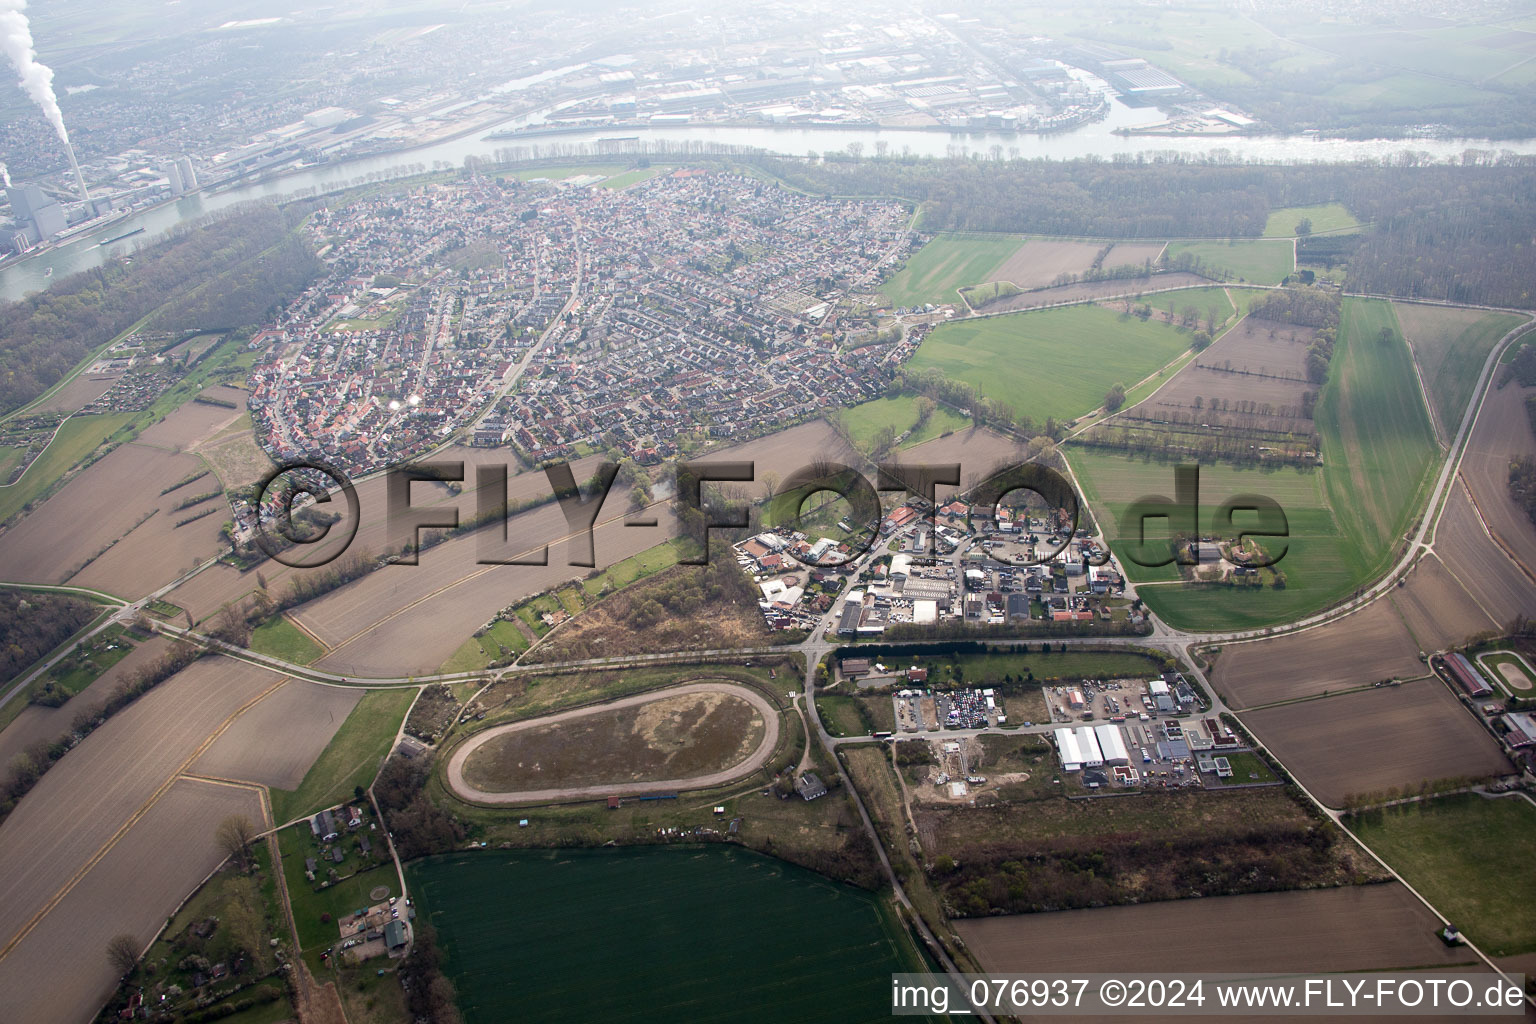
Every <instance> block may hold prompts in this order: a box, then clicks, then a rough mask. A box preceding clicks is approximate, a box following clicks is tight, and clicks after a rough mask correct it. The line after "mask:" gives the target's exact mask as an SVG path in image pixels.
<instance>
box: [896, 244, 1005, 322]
mask: <svg viewBox="0 0 1536 1024" xmlns="http://www.w3.org/2000/svg"><path fill="white" fill-rule="evenodd" d="M1024 241H1025V236H1024V235H1003V234H977V233H971V232H952V233H945V234H942V235H938V236H937V237H935V238H934V239H933V241H931V242H929V243H928V244H927V245H925V246H923V247H922V248H921V249H919V250H918V251H917V252H915V253H913V254H912V257H911V258H910V259H908V260H907V265H906V266H905V267H903V268H902V269H901V270H900V271H898V272H897V273H896V274H895V275H894V276H893V277H892V278H891V279H890V280H889V281H887V282H885V284H883V285H881V287H880V291H881V292H882V293H883V294H884V295H885V297H886V298H888V299H890V300H891V303H892V305H896V306H914V305H921V304H923V303H925V302H934V303H939V302H956V303H958V302H959V301H960V294H959V291H958V289H959V288H960V286H962V285H968V284H980V283H981V282H983V281H985V280H987V278H988V277H989V276H990V275H991V274H992V272H993V271H994V270H996V269H997V268H998V267H1000V266H1002V265H1003V262H1004V261H1005V260H1007V259H1008V257H1009V256H1011V255H1013V253H1014V252H1015V251H1016V250H1017V249H1018V247H1019V246H1021V245H1023V244H1024Z"/></svg>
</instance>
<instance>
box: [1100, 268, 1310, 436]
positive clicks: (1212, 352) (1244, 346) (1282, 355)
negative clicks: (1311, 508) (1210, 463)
mask: <svg viewBox="0 0 1536 1024" xmlns="http://www.w3.org/2000/svg"><path fill="white" fill-rule="evenodd" d="M1174 294H1177V293H1174ZM1220 298H1221V301H1222V308H1221V309H1220V311H1219V312H1218V314H1217V315H1218V316H1224V315H1225V314H1226V311H1227V308H1229V307H1228V306H1227V304H1226V302H1225V297H1224V296H1223V297H1220ZM1197 308H1198V307H1197ZM1201 316H1202V318H1204V322H1206V323H1209V318H1210V314H1209V313H1208V312H1205V311H1201ZM1315 334H1316V332H1315V331H1313V330H1312V329H1311V328H1309V327H1298V326H1293V325H1289V324H1276V323H1270V322H1268V321H1264V320H1258V319H1255V318H1254V317H1251V316H1250V317H1244V318H1243V320H1242V321H1241V322H1240V323H1238V324H1237V325H1236V326H1234V327H1233V328H1232V329H1231V330H1229V331H1227V332H1226V333H1225V334H1222V335H1221V336H1220V337H1219V338H1218V339H1217V340H1216V341H1215V342H1214V343H1212V344H1211V345H1210V346H1209V347H1207V348H1206V349H1205V350H1204V351H1203V352H1201V353H1199V354H1198V355H1196V356H1195V357H1194V359H1193V360H1191V361H1190V362H1189V363H1188V365H1186V366H1185V367H1184V368H1183V369H1181V370H1180V371H1179V372H1178V373H1176V374H1175V375H1174V376H1173V378H1172V379H1170V380H1168V381H1167V382H1165V383H1164V384H1163V385H1162V386H1161V387H1160V388H1158V389H1157V390H1156V392H1155V393H1153V394H1151V395H1150V396H1149V397H1147V398H1145V399H1144V400H1143V401H1141V402H1140V403H1139V404H1137V405H1135V406H1133V407H1132V408H1129V409H1126V410H1124V411H1122V412H1121V413H1120V414H1119V415H1117V416H1114V417H1112V418H1111V419H1108V420H1106V421H1104V422H1103V423H1101V424H1100V425H1099V426H1097V427H1095V428H1094V430H1093V431H1092V432H1091V434H1089V435H1087V436H1088V437H1090V438H1091V439H1092V440H1094V441H1095V442H1097V443H1100V444H1108V445H1115V446H1119V447H1121V448H1149V447H1168V448H1175V449H1182V450H1194V451H1200V450H1201V449H1202V446H1208V445H1211V444H1213V443H1221V444H1225V445H1228V446H1236V447H1235V448H1233V451H1234V453H1235V452H1237V451H1241V452H1242V453H1243V454H1247V453H1249V452H1251V451H1252V449H1253V446H1254V445H1258V446H1260V447H1262V448H1263V449H1265V450H1266V451H1267V452H1270V453H1272V455H1273V456H1279V455H1285V456H1289V457H1291V458H1296V459H1300V458H1305V457H1306V456H1307V453H1309V452H1315V451H1316V449H1317V439H1316V437H1315V434H1314V426H1313V421H1312V417H1311V415H1310V414H1309V413H1310V410H1309V408H1308V402H1309V399H1308V398H1307V396H1308V395H1309V394H1310V395H1313V396H1314V397H1315V394H1316V391H1317V385H1316V384H1313V383H1312V382H1311V381H1309V380H1308V379H1307V369H1306V361H1307V347H1308V346H1309V345H1311V344H1312V341H1313V338H1314V336H1315ZM1219 450H1222V451H1225V450H1226V449H1225V448H1223V449H1219Z"/></svg>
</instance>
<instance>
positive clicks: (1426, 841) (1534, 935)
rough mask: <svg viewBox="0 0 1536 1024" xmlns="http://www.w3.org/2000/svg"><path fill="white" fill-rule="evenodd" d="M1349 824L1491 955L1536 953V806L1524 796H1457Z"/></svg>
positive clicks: (1366, 815)
mask: <svg viewBox="0 0 1536 1024" xmlns="http://www.w3.org/2000/svg"><path fill="white" fill-rule="evenodd" d="M1349 824H1350V827H1351V828H1353V829H1354V830H1355V832H1356V834H1358V835H1359V836H1360V838H1361V840H1362V841H1363V842H1364V843H1365V844H1366V845H1367V846H1369V847H1370V848H1371V849H1372V850H1373V851H1375V852H1376V853H1377V854H1380V855H1381V857H1382V859H1383V860H1385V861H1386V862H1387V863H1388V864H1390V865H1391V866H1392V867H1393V868H1394V869H1395V870H1397V871H1398V872H1399V873H1401V874H1402V876H1403V877H1404V878H1405V879H1407V881H1408V883H1409V884H1410V885H1412V886H1413V887H1414V888H1416V889H1418V890H1419V891H1420V892H1422V893H1423V894H1424V897H1425V899H1427V900H1429V902H1430V903H1432V904H1434V905H1435V907H1436V909H1438V910H1439V911H1440V912H1441V913H1443V914H1445V915H1446V916H1447V917H1448V918H1449V919H1450V921H1451V923H1452V924H1454V925H1456V927H1458V928H1460V929H1461V930H1462V931H1463V932H1465V933H1466V935H1467V938H1469V939H1470V940H1472V941H1473V942H1475V943H1477V945H1478V946H1479V947H1480V948H1481V949H1482V950H1483V951H1484V952H1485V953H1488V954H1489V955H1490V956H1515V955H1517V954H1520V953H1530V952H1536V860H1533V859H1532V858H1531V857H1530V845H1531V837H1532V836H1533V835H1536V807H1532V806H1531V804H1530V803H1529V802H1528V801H1527V800H1525V799H1524V798H1523V797H1519V796H1510V797H1503V798H1500V799H1496V800H1489V799H1485V798H1484V797H1480V796H1476V795H1474V794H1470V793H1466V794H1458V795H1455V796H1446V797H1441V798H1439V799H1437V800H1430V801H1427V802H1424V803H1414V804H1405V805H1402V806H1399V807H1389V808H1386V809H1384V810H1380V811H1368V812H1366V813H1364V814H1362V815H1360V816H1358V817H1356V818H1353V819H1351V820H1350V822H1349Z"/></svg>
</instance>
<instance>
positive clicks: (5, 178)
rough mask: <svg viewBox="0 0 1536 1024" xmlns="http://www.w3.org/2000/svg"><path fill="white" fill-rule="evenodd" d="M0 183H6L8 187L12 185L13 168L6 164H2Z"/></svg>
mask: <svg viewBox="0 0 1536 1024" xmlns="http://www.w3.org/2000/svg"><path fill="white" fill-rule="evenodd" d="M0 184H3V185H5V187H6V188H10V187H11V169H10V168H9V167H7V166H5V164H0Z"/></svg>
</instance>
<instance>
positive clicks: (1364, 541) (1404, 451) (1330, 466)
mask: <svg viewBox="0 0 1536 1024" xmlns="http://www.w3.org/2000/svg"><path fill="white" fill-rule="evenodd" d="M1384 327H1390V328H1392V329H1393V330H1394V331H1397V317H1396V316H1394V315H1393V313H1392V306H1391V304H1390V303H1387V302H1384V301H1381V300H1376V299H1346V300H1345V301H1344V316H1343V325H1342V327H1341V329H1340V331H1339V344H1338V350H1337V351H1336V352H1335V353H1334V357H1333V363H1332V366H1331V367H1330V369H1329V371H1328V382H1327V384H1325V385H1324V386H1323V390H1322V393H1321V396H1320V397H1319V399H1318V403H1317V413H1316V423H1317V428H1318V433H1319V435H1320V436H1321V438H1322V454H1323V459H1324V463H1325V465H1326V469H1325V470H1324V473H1323V479H1324V481H1325V482H1326V484H1327V490H1328V501H1329V505H1330V506H1331V507H1332V508H1333V511H1334V513H1335V515H1336V516H1337V517H1338V519H1339V521H1340V523H1341V525H1342V527H1343V530H1344V534H1345V536H1346V537H1348V538H1349V539H1350V541H1351V542H1352V543H1353V544H1354V545H1355V546H1357V547H1358V548H1359V549H1360V550H1361V551H1362V552H1364V553H1365V556H1366V557H1365V561H1366V563H1367V565H1368V566H1369V567H1370V569H1371V571H1372V572H1373V573H1374V572H1379V571H1381V570H1382V569H1385V568H1386V563H1387V560H1388V558H1389V557H1390V555H1391V554H1392V549H1393V547H1394V545H1395V543H1396V541H1397V540H1398V538H1400V537H1401V536H1402V535H1403V534H1404V533H1405V532H1406V531H1407V529H1408V526H1409V524H1410V523H1411V522H1412V521H1413V519H1414V518H1415V516H1416V515H1417V514H1418V511H1419V506H1420V504H1421V503H1422V501H1423V499H1424V497H1426V494H1425V490H1426V487H1427V485H1428V482H1429V475H1430V472H1431V470H1432V469H1433V461H1434V457H1435V455H1436V453H1437V451H1438V449H1437V447H1436V444H1435V434H1434V429H1433V428H1432V427H1431V426H1430V422H1429V413H1428V411H1427V410H1426V409H1425V408H1424V403H1423V401H1422V400H1421V399H1420V397H1419V389H1418V387H1417V383H1416V381H1415V379H1414V373H1413V359H1412V357H1411V356H1410V354H1409V351H1408V346H1407V344H1406V343H1405V342H1404V341H1403V339H1402V334H1401V332H1400V331H1398V332H1397V333H1396V335H1395V336H1394V338H1393V339H1392V341H1391V342H1389V343H1383V342H1382V341H1381V340H1380V333H1381V330H1382V328H1384Z"/></svg>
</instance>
